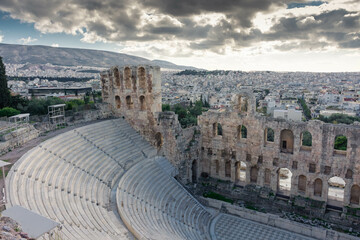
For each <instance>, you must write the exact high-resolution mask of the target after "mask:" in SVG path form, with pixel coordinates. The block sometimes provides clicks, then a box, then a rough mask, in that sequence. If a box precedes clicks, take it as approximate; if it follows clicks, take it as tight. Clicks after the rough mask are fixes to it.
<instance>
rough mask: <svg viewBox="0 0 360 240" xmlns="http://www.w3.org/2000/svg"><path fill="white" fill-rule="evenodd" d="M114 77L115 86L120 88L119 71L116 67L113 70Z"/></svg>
mask: <svg viewBox="0 0 360 240" xmlns="http://www.w3.org/2000/svg"><path fill="white" fill-rule="evenodd" d="M114 77H115V86H117V87H120V85H121V83H120V73H119V69H118V68H117V67H116V68H114Z"/></svg>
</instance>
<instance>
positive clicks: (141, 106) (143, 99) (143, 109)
mask: <svg viewBox="0 0 360 240" xmlns="http://www.w3.org/2000/svg"><path fill="white" fill-rule="evenodd" d="M139 101H140V111H145V110H146V102H145V96H143V95H141V96H140V98H139Z"/></svg>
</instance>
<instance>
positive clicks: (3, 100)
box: [0, 57, 11, 108]
mask: <svg viewBox="0 0 360 240" xmlns="http://www.w3.org/2000/svg"><path fill="white" fill-rule="evenodd" d="M10 99H11V96H10V91H9V88H8V85H7V79H6V70H5V65H4V63H3V61H2V57H0V108H4V107H8V106H9V104H10Z"/></svg>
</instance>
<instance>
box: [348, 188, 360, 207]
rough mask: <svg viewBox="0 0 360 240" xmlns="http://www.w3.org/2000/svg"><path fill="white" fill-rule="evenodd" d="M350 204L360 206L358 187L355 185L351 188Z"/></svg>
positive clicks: (359, 189)
mask: <svg viewBox="0 0 360 240" xmlns="http://www.w3.org/2000/svg"><path fill="white" fill-rule="evenodd" d="M350 203H353V204H357V205H359V204H360V187H359V186H358V185H356V184H354V185H353V186H352V187H351V192H350Z"/></svg>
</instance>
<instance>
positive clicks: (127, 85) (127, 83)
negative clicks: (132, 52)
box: [124, 67, 131, 89]
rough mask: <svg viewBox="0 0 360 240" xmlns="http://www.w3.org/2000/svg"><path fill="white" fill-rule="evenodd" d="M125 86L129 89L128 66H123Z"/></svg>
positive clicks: (129, 72) (129, 70)
mask: <svg viewBox="0 0 360 240" xmlns="http://www.w3.org/2000/svg"><path fill="white" fill-rule="evenodd" d="M124 78H125V88H126V89H131V69H130V68H129V67H125V68H124Z"/></svg>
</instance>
